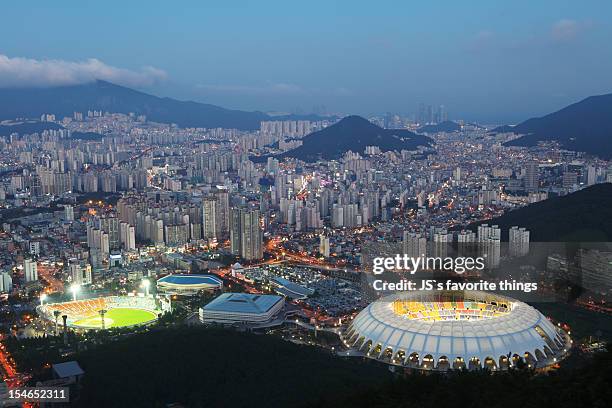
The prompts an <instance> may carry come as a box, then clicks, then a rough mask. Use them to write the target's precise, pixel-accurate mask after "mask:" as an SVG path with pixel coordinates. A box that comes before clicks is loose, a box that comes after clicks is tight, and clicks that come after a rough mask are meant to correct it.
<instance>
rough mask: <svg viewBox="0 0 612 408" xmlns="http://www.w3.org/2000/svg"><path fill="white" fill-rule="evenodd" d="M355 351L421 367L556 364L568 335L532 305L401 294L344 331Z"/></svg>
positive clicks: (483, 297)
mask: <svg viewBox="0 0 612 408" xmlns="http://www.w3.org/2000/svg"><path fill="white" fill-rule="evenodd" d="M342 337H343V341H344V343H345V345H346V346H347V347H349V348H350V349H351V350H352V352H353V354H354V355H365V356H366V357H369V358H372V359H376V360H379V361H383V362H386V363H389V364H393V365H398V366H404V367H407V368H415V369H426V370H447V369H478V368H483V367H485V368H488V369H490V370H506V369H508V368H509V367H513V366H515V365H517V364H519V361H521V362H522V363H525V364H526V365H528V366H530V367H532V368H542V367H547V366H550V365H552V364H555V363H556V362H557V361H559V360H560V359H562V358H564V357H565V356H566V354H567V351H568V350H569V348H570V346H571V340H570V338H569V336H568V334H567V333H565V332H564V331H562V330H561V329H559V328H557V327H555V325H553V324H552V323H551V322H550V321H549V320H548V319H547V318H546V317H545V316H544V315H542V314H541V313H540V312H539V311H537V310H536V309H535V308H533V307H531V306H529V305H527V304H526V303H523V302H520V301H518V300H515V299H512V298H509V297H506V296H501V295H497V294H490V293H486V292H478V291H465V292H461V291H460V292H442V291H439V292H435V291H434V292H403V293H397V294H393V295H390V296H386V297H384V298H381V299H379V300H377V301H375V302H373V303H371V304H370V305H369V306H367V307H366V308H365V309H363V310H362V311H361V312H360V313H359V314H358V315H357V316H356V317H355V319H354V320H353V321H352V322H351V324H350V325H349V326H348V328H347V329H346V331H345V332H344V333H343V336H342Z"/></svg>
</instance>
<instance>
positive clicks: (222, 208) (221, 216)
mask: <svg viewBox="0 0 612 408" xmlns="http://www.w3.org/2000/svg"><path fill="white" fill-rule="evenodd" d="M214 194H215V197H216V198H217V203H216V215H215V218H216V219H215V222H216V227H215V228H216V234H217V237H226V236H227V233H228V232H229V215H230V206H229V192H228V191H227V187H225V186H217V188H216V190H215V193H214Z"/></svg>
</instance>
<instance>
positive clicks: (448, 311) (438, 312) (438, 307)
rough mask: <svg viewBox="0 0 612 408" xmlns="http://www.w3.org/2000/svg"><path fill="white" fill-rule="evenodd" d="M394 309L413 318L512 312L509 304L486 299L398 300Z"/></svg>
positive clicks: (489, 315)
mask: <svg viewBox="0 0 612 408" xmlns="http://www.w3.org/2000/svg"><path fill="white" fill-rule="evenodd" d="M393 311H394V312H395V313H396V314H398V315H402V316H405V317H406V318H407V319H412V320H426V321H440V320H471V319H473V320H479V319H489V318H492V317H497V316H502V315H505V314H507V313H509V312H510V310H509V309H508V307H507V305H497V304H494V303H485V302H484V301H480V300H478V301H470V300H463V301H458V302H455V301H438V302H418V301H404V300H396V301H395V302H393Z"/></svg>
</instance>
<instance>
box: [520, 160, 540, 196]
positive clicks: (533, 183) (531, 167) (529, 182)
mask: <svg viewBox="0 0 612 408" xmlns="http://www.w3.org/2000/svg"><path fill="white" fill-rule="evenodd" d="M524 181H525V190H527V191H537V190H538V189H539V187H540V174H539V168H538V163H536V162H531V163H527V166H526V167H525V179H524Z"/></svg>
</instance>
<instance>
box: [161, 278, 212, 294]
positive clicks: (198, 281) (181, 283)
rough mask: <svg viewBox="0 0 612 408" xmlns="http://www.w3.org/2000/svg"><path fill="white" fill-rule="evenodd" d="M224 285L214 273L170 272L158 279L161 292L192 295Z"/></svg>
mask: <svg viewBox="0 0 612 408" xmlns="http://www.w3.org/2000/svg"><path fill="white" fill-rule="evenodd" d="M222 287H223V281H222V280H221V279H219V278H217V277H216V276H213V275H191V274H176V275H175V274H170V275H168V276H164V277H163V278H160V279H158V280H157V290H158V291H159V292H163V293H168V294H176V295H190V294H196V293H198V292H199V291H201V290H216V289H221V288H222Z"/></svg>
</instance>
